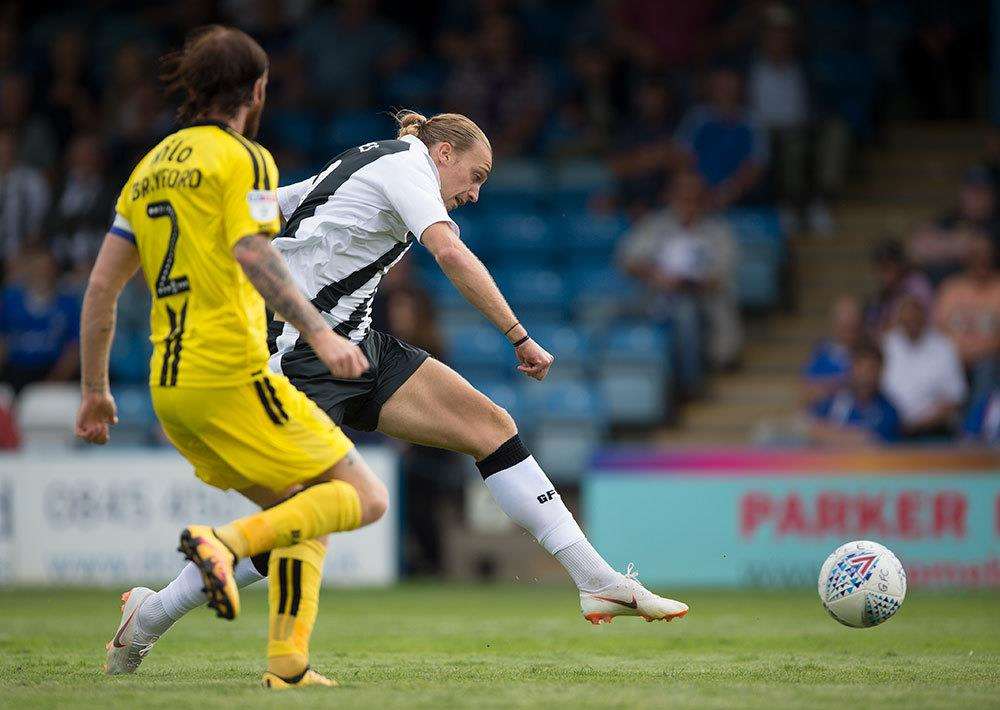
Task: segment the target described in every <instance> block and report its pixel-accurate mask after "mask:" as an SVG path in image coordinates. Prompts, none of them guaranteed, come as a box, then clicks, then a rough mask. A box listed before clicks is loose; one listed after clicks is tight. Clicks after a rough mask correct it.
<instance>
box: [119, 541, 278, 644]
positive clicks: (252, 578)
mask: <svg viewBox="0 0 1000 710" xmlns="http://www.w3.org/2000/svg"><path fill="white" fill-rule="evenodd" d="M233 576H234V577H235V578H236V586H237V587H246V586H247V585H250V584H253V583H254V582H258V581H260V580H262V579H264V576H265V575H262V574H261V573H260V572H258V571H257V568H256V567H255V566H254V564H253V561H252V560H251V559H250V558H249V557H244V558H243V559H242V560H240V561H239V562H237V563H236V568H235V569H234V570H233ZM202 586H204V585H203V583H202V581H201V573H200V572H198V568H197V567H195V566H194V563H192V562H188V563H187V564H186V565H184V569H182V570H181V573H180V574H179V575H177V577H176V579H174V581H172V582H171V583H170V584H168V585H167V586H165V587H164V588H163V589H161V590H160V591H158V592H157V593H156V594H152V595H150V597H149V598H148V599H146V601H144V602H143V603H142V606H141V607H139V628H140V629H142V631H143V633H145V634H147V635H150V636H160V635H162V634H163V633H164V632H165V631H166V630H167V629H169V628H170V627H171V626H173V624H174V622H175V621H177V620H178V619H180V618H181V617H182V616H184V615H185V614H187V613H188V612H189V611H192V610H194V609H197V608H198V607H200V606H204V605H205V594H204V592H202V591H201V588H202Z"/></svg>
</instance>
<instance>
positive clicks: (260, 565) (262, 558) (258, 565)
mask: <svg viewBox="0 0 1000 710" xmlns="http://www.w3.org/2000/svg"><path fill="white" fill-rule="evenodd" d="M270 561H271V551H270V550H268V551H267V552H262V553H260V554H259V555H254V556H253V557H251V558H250V562H251V563H253V568H254V569H255V570H257V571H258V572H260V576H261V577H266V576H267V565H268V563H269V562H270Z"/></svg>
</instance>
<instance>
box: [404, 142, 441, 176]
mask: <svg viewBox="0 0 1000 710" xmlns="http://www.w3.org/2000/svg"><path fill="white" fill-rule="evenodd" d="M399 140H401V141H406V142H407V143H409V144H410V145H415V146H417V150H419V151H420V152H421V153H423V154H424V157H426V158H427V162H428V163H429V164H430V166H431V170H433V171H434V179H435V180H437V184H438V187H440V186H441V174H440V173H439V172H438V167H437V165H435V164H434V159H433V158H432V157H431V153H430V151H429V150H427V146H426V145H425V144H424V142H423V141H422V140H420V139H419V138H417V137H416V136H403V137H402V138H400V139H399Z"/></svg>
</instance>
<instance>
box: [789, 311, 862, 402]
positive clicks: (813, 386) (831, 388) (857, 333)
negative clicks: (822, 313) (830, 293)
mask: <svg viewBox="0 0 1000 710" xmlns="http://www.w3.org/2000/svg"><path fill="white" fill-rule="evenodd" d="M832 320H833V323H832V329H831V337H829V338H826V339H824V340H822V341H821V342H820V343H819V344H817V346H816V348H815V349H814V350H813V352H812V356H811V357H810V359H809V363H808V364H807V365H806V366H805V368H803V371H802V375H803V378H804V383H803V389H804V390H805V392H804V396H805V400H806V403H807V404H816V403H817V402H820V401H822V400H824V399H826V398H827V397H829V396H830V395H832V394H834V393H835V392H836V391H837V390H839V389H840V388H841V387H843V386H844V385H845V384H846V383H847V381H848V376H849V374H850V371H851V351H852V350H853V349H854V348H855V347H857V346H858V344H859V343H860V342H861V337H862V334H863V330H862V316H861V305H860V304H859V303H858V300H857V299H856V298H854V297H853V296H841V297H840V298H838V299H837V301H836V302H835V303H834V304H833V319H832Z"/></svg>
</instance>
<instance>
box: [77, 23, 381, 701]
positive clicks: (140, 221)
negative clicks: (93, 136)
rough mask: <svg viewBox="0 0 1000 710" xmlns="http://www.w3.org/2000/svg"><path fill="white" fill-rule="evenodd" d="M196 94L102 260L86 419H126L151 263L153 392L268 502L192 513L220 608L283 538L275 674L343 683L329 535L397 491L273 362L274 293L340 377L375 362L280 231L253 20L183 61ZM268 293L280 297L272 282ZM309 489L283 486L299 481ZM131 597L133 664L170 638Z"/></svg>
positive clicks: (129, 193)
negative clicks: (111, 358)
mask: <svg viewBox="0 0 1000 710" xmlns="http://www.w3.org/2000/svg"><path fill="white" fill-rule="evenodd" d="M166 66H167V74H166V78H167V79H168V81H169V82H170V88H171V89H172V90H176V91H178V92H180V93H182V94H183V96H184V102H183V105H182V106H181V109H180V111H179V118H180V119H181V120H182V122H183V123H184V124H185V125H184V127H183V128H181V129H180V130H178V131H176V132H175V133H173V134H171V135H169V136H167V137H166V138H165V139H163V140H162V141H161V142H160V143H159V144H158V145H156V146H155V147H154V148H153V149H152V150H151V151H150V152H149V153H147V154H146V156H145V157H144V158H143V159H142V160H141V161H140V162H139V164H138V165H137V166H136V168H135V170H133V172H132V174H131V176H130V177H129V179H128V182H127V183H126V184H125V187H124V188H123V189H122V192H121V196H120V197H119V199H118V202H117V205H116V208H115V210H116V214H115V219H114V223H113V225H112V227H111V229H110V230H109V234H108V235H107V236H106V237H105V240H104V244H103V245H102V247H101V251H100V254H99V255H98V257H97V262H96V264H95V265H94V269H93V271H92V273H91V275H90V281H89V284H88V286H87V293H86V296H85V298H84V304H83V314H82V316H81V337H80V340H81V357H82V382H81V385H82V390H83V393H82V402H81V405H80V411H79V414H78V418H77V426H76V429H77V434H78V435H79V436H80V437H82V438H83V439H85V440H86V441H88V442H91V443H96V444H103V443H105V442H106V441H107V440H108V433H109V426H110V425H112V424H114V423H115V422H116V421H117V417H116V413H115V402H114V399H113V398H112V396H111V393H110V389H109V384H108V352H109V350H110V345H111V339H112V336H113V333H114V327H115V307H116V302H117V299H118V296H119V294H120V292H121V289H122V287H123V286H124V284H125V283H126V281H128V279H129V278H131V276H132V275H133V274H134V273H135V271H136V269H138V268H140V267H141V268H142V271H143V275H144V276H145V278H146V282H147V284H148V285H149V288H150V291H151V293H152V309H151V311H150V327H151V331H152V336H151V338H152V341H153V344H154V350H153V356H152V360H151V363H150V381H149V384H150V388H151V391H152V399H153V406H154V409H155V410H156V414H157V417H158V418H159V420H160V422H161V424H162V425H163V429H164V431H165V432H166V434H167V436H168V437H169V438H170V441H171V442H172V443H173V444H174V446H175V447H176V448H177V450H178V451H180V452H181V453H182V454H183V455H184V457H185V458H187V460H188V461H190V462H191V464H192V465H193V466H194V470H195V474H196V475H197V476H198V477H199V478H201V479H202V480H203V481H205V482H206V483H208V484H209V485H212V486H215V487H217V488H221V489H224V490H225V489H230V488H232V489H236V490H238V491H239V492H241V493H242V494H244V495H245V496H246V497H248V498H249V499H250V500H252V501H254V502H255V503H257V504H258V505H260V506H261V507H262V508H263V510H262V511H261V512H260V513H257V514H254V515H250V516H248V517H246V518H242V519H240V520H235V521H233V522H231V523H229V524H228V525H224V526H222V527H218V528H215V529H212V528H211V527H209V526H207V525H189V526H188V527H186V528H185V529H184V530H183V531H181V535H180V551H181V552H183V553H184V555H185V556H186V557H187V558H188V559H189V560H191V562H193V563H194V564H195V565H196V566H197V568H198V570H199V572H200V574H201V577H202V581H203V582H204V586H205V593H206V596H207V600H208V603H209V606H211V607H213V608H214V609H215V610H216V613H217V614H218V615H219V616H220V617H223V618H227V619H233V618H235V617H236V616H237V614H238V613H239V593H238V590H237V586H236V582H235V579H234V574H233V571H234V564H235V563H236V562H237V561H238V560H239V559H241V558H246V557H250V556H253V555H258V554H260V553H264V552H267V551H271V552H272V554H271V555H270V562H269V564H268V568H267V571H268V576H269V577H270V578H271V580H272V581H271V592H270V598H269V605H270V624H269V637H268V638H269V641H268V670H267V672H266V673H265V674H264V685H266V686H267V687H271V688H284V687H291V686H295V685H314V684H322V685H331V684H332V681H329V680H328V679H326V678H324V677H323V676H321V675H319V674H318V673H316V672H315V671H312V670H310V668H309V665H308V664H309V656H308V654H309V650H308V649H309V637H310V635H311V633H312V628H313V625H314V623H315V619H316V613H317V608H318V600H319V586H320V581H321V574H322V567H323V558H324V555H325V552H326V547H325V538H324V536H325V535H326V534H328V533H331V532H338V531H344V530H351V529H354V528H357V527H359V526H362V525H366V524H369V523H371V522H374V521H375V520H377V519H378V518H379V517H381V516H382V514H383V512H384V511H385V508H386V505H387V492H386V490H385V488H384V486H381V484H380V483H378V479H377V478H376V477H374V476H373V475H372V474H371V473H370V471H369V470H368V469H367V467H366V465H365V463H364V462H363V461H362V460H361V459H360V457H358V456H357V454H356V453H355V452H354V451H353V445H352V443H351V442H350V441H349V440H348V439H347V437H346V436H345V435H344V434H343V432H341V430H340V429H339V428H338V427H337V426H336V425H335V424H334V423H333V422H332V421H331V420H330V419H329V418H328V417H327V415H326V414H324V413H323V412H322V411H321V410H320V409H319V408H318V407H317V406H316V405H315V404H314V403H313V402H312V401H310V400H309V399H308V398H307V397H306V396H305V395H303V394H302V393H300V392H299V391H298V390H296V389H295V388H294V387H293V386H292V385H291V384H290V383H289V382H288V380H287V379H285V378H284V377H283V376H281V375H277V374H274V373H272V372H270V371H269V370H268V366H267V360H268V351H267V346H266V322H265V307H264V305H265V302H266V303H267V305H268V307H270V308H271V309H272V310H274V311H276V312H278V313H281V314H282V316H283V317H284V318H285V319H286V320H288V321H289V322H291V323H293V324H294V325H295V327H296V328H298V330H299V331H300V332H301V333H302V334H303V335H305V337H307V338H308V340H309V343H310V345H311V346H312V348H313V349H314V351H315V352H316V354H317V355H318V356H319V357H320V358H321V359H322V361H323V362H324V363H325V364H326V365H327V367H329V369H330V372H331V373H333V374H334V375H335V376H336V377H343V378H353V377H358V376H360V375H361V374H362V373H364V371H365V370H366V369H367V368H368V362H367V360H366V358H365V356H364V354H363V353H362V352H361V350H360V349H359V348H358V347H357V346H355V345H353V344H352V343H351V342H350V341H348V340H346V339H344V338H342V337H340V336H339V335H337V334H336V333H334V332H333V331H332V330H331V328H330V327H329V325H328V324H327V323H326V322H325V321H324V320H323V318H322V317H321V316H320V314H319V313H318V311H317V310H316V309H315V308H314V307H313V306H312V305H311V304H310V303H309V302H308V301H307V300H306V299H305V298H304V297H303V296H302V295H301V293H300V292H299V290H298V289H297V288H296V286H295V283H294V282H293V280H292V277H291V275H290V274H289V272H288V269H287V267H286V266H285V262H284V261H283V260H282V258H281V256H279V255H278V253H277V252H276V251H274V249H273V248H272V247H271V245H270V238H271V237H272V236H273V235H274V234H276V233H277V232H278V230H279V227H280V218H279V209H278V203H277V198H276V194H275V190H276V188H277V187H278V171H277V169H276V167H275V165H274V160H273V159H272V158H271V155H270V153H268V151H267V150H265V149H264V148H263V147H261V146H260V145H258V144H257V143H256V142H254V141H253V140H252V138H253V136H255V135H256V131H257V128H258V126H259V123H260V115H261V111H262V110H263V107H264V99H265V91H266V86H267V67H268V63H267V55H266V54H265V53H264V51H263V50H262V49H261V48H260V46H259V45H258V44H257V43H256V42H255V41H254V40H253V39H251V38H250V37H249V36H247V35H246V34H244V33H243V32H241V31H239V30H236V29H232V28H227V27H221V26H212V27H208V28H205V29H204V30H202V31H200V32H198V33H196V34H195V35H193V36H192V37H191V38H190V39H189V40H188V41H187V43H186V44H185V46H184V48H183V49H182V50H181V51H180V52H178V53H176V54H174V55H172V56H171V57H169V58H168V60H167V65H166ZM262 297H263V298H262ZM289 489H291V490H298V491H299V492H298V493H296V494H295V495H294V496H292V497H290V498H287V499H286V500H282V498H283V496H284V493H285V492H286V491H288V490H289ZM151 594H152V591H151V590H148V589H145V588H141V587H140V588H136V589H134V590H132V593H131V594H129V595H128V596H127V597H126V598H123V601H124V602H125V604H124V606H123V610H122V611H123V613H122V622H121V625H120V626H119V629H118V633H117V634H116V635H115V637H114V638H113V639H112V641H111V642H110V643H109V644H108V672H109V673H121V672H129V670H130V668H133V669H134V666H136V665H138V662H139V661H140V660H141V656H142V655H143V649H144V648H145V649H148V647H149V646H150V645H151V643H152V641H155V638H152V639H150V638H148V637H146V638H142V637H140V636H141V635H140V630H139V629H138V627H137V623H136V618H137V612H138V611H139V610H140V607H141V605H142V603H143V601H144V600H146V598H147V597H149V595H151Z"/></svg>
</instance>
